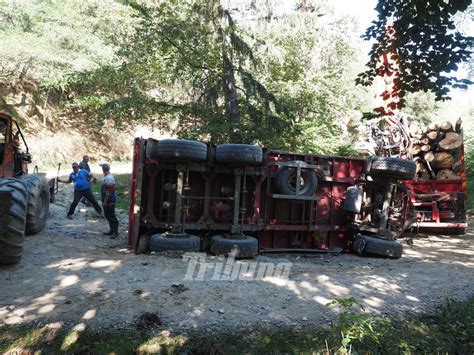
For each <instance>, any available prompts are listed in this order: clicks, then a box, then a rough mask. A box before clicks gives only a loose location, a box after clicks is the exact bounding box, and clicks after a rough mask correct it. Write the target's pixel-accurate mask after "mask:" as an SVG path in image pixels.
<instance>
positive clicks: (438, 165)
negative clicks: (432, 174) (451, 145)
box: [431, 152, 454, 170]
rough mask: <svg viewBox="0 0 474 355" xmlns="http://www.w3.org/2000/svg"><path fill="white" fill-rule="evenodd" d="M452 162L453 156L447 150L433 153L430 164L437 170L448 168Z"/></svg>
mask: <svg viewBox="0 0 474 355" xmlns="http://www.w3.org/2000/svg"><path fill="white" fill-rule="evenodd" d="M453 163H454V158H453V156H452V155H451V154H449V153H448V152H440V153H435V155H434V159H433V161H432V162H431V165H432V166H433V167H434V168H435V169H438V170H441V169H449V168H451V166H452V165H453Z"/></svg>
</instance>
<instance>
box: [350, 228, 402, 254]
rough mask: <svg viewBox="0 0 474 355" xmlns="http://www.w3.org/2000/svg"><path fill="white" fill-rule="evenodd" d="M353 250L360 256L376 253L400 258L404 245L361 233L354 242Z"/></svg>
mask: <svg viewBox="0 0 474 355" xmlns="http://www.w3.org/2000/svg"><path fill="white" fill-rule="evenodd" d="M352 250H353V251H354V252H355V253H356V254H357V255H360V256H364V255H374V256H381V257H383V258H390V259H399V258H400V257H401V256H402V253H403V246H402V245H401V244H400V243H398V242H396V241H394V240H386V239H380V238H376V237H370V236H367V235H362V234H359V235H358V236H357V237H356V238H355V240H354V243H353V244H352Z"/></svg>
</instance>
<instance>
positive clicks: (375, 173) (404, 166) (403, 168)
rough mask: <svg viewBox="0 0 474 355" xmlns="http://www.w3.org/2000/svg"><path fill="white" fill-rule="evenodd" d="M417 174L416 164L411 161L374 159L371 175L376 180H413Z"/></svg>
mask: <svg viewBox="0 0 474 355" xmlns="http://www.w3.org/2000/svg"><path fill="white" fill-rule="evenodd" d="M415 173H416V164H415V163H414V162H413V161H411V160H405V159H401V158H395V157H374V158H372V164H371V166H370V175H371V176H372V178H374V179H387V178H393V179H398V180H411V179H413V178H414V177H415Z"/></svg>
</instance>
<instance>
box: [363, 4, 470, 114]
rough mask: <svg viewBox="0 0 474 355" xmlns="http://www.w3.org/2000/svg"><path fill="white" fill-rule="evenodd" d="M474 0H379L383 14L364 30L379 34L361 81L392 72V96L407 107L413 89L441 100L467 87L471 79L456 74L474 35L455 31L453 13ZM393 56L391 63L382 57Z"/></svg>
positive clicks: (373, 35) (367, 36)
mask: <svg viewBox="0 0 474 355" xmlns="http://www.w3.org/2000/svg"><path fill="white" fill-rule="evenodd" d="M470 4H471V0H429V1H426V0H403V1H400V0H379V2H378V5H377V7H376V10H377V11H378V13H379V15H378V19H377V20H376V21H374V22H373V24H372V26H371V27H369V28H368V29H367V31H366V33H365V35H364V38H365V39H366V40H370V39H375V40H376V43H374V45H373V46H372V50H371V51H370V60H369V62H368V63H367V66H368V69H367V70H366V71H365V72H363V73H361V74H359V77H358V79H357V82H358V83H359V84H362V85H366V86H368V85H371V84H372V83H373V80H374V78H375V77H376V76H383V75H388V76H391V77H392V81H393V84H394V89H393V91H392V93H391V95H392V97H399V98H400V100H399V101H398V102H397V101H396V102H395V103H394V105H393V107H392V108H396V106H397V105H398V107H403V105H404V99H403V98H404V96H405V94H406V93H408V92H417V91H425V92H427V91H431V92H433V93H434V94H435V98H436V100H438V101H439V100H446V99H449V96H448V93H449V90H450V88H462V89H465V88H467V86H468V85H469V84H471V81H469V80H467V79H460V78H458V77H456V76H455V75H454V74H453V72H456V71H457V69H458V66H459V64H460V63H463V62H466V61H468V60H469V58H470V56H471V46H472V40H473V39H474V38H473V37H468V36H465V35H463V34H462V33H460V32H459V31H457V30H456V26H455V18H454V15H455V14H456V13H458V12H461V11H464V10H466V9H467V8H468V6H469V5H470ZM384 54H385V55H388V56H389V57H390V58H391V60H392V62H391V63H392V64H390V63H389V64H388V65H387V64H385V65H384V63H383V62H382V61H381V57H382V56H383V55H384Z"/></svg>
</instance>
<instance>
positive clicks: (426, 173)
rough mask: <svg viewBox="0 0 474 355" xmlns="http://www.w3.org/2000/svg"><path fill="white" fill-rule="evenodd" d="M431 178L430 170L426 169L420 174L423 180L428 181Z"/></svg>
mask: <svg viewBox="0 0 474 355" xmlns="http://www.w3.org/2000/svg"><path fill="white" fill-rule="evenodd" d="M429 179H430V173H429V172H428V171H424V172H423V173H422V174H421V176H420V180H421V181H426V180H429Z"/></svg>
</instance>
